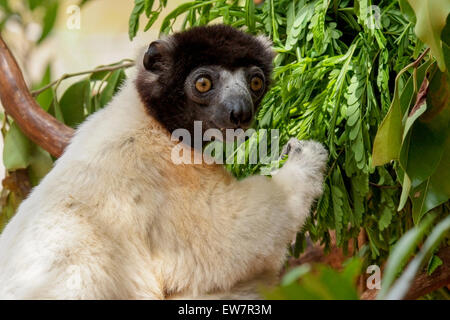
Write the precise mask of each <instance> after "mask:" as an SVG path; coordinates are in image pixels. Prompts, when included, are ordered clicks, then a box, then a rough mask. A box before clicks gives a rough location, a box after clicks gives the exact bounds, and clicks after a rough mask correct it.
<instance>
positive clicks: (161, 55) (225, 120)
mask: <svg viewBox="0 0 450 320" xmlns="http://www.w3.org/2000/svg"><path fill="white" fill-rule="evenodd" d="M273 57H274V52H273V51H272V49H271V46H270V42H269V41H267V40H266V39H265V38H263V37H254V36H252V35H249V34H246V33H244V32H242V31H239V30H237V29H234V28H232V27H229V26H225V25H213V26H205V27H196V28H192V29H190V30H189V31H185V32H181V33H176V34H174V35H172V36H170V37H168V38H166V39H163V40H157V41H155V42H152V43H151V44H150V46H149V48H148V50H147V52H146V53H145V55H144V57H143V61H142V68H141V69H140V71H139V75H138V77H137V80H136V86H137V89H138V92H139V94H140V97H141V99H142V101H143V102H144V104H145V106H146V108H147V109H148V111H149V112H150V114H151V115H152V116H153V117H155V118H156V119H157V120H158V121H159V122H160V123H161V124H162V125H163V126H164V127H165V128H166V129H167V130H168V131H169V132H173V131H174V130H175V129H178V128H184V129H187V130H188V131H190V132H191V134H193V130H194V129H193V128H194V121H202V128H203V131H205V130H207V129H210V128H217V129H228V128H243V129H246V128H248V127H249V126H250V124H251V122H252V120H253V117H254V115H255V112H256V111H257V109H258V107H259V104H260V102H261V100H262V98H263V96H264V94H265V93H266V92H267V89H268V87H269V84H270V75H271V72H272V68H273V66H272V60H273Z"/></svg>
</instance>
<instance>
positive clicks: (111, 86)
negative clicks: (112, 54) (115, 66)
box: [99, 69, 126, 108]
mask: <svg viewBox="0 0 450 320" xmlns="http://www.w3.org/2000/svg"><path fill="white" fill-rule="evenodd" d="M125 79H126V75H125V72H124V71H123V70H122V69H119V70H116V71H114V72H113V73H112V74H111V76H110V77H109V79H108V81H107V84H106V86H105V88H104V89H103V90H102V92H101V93H100V101H99V102H100V105H99V107H100V108H103V107H104V106H105V105H107V104H108V103H109V102H110V101H111V99H112V97H113V96H114V94H115V93H116V92H117V91H118V90H119V88H120V86H121V85H122V83H123V82H124V81H125Z"/></svg>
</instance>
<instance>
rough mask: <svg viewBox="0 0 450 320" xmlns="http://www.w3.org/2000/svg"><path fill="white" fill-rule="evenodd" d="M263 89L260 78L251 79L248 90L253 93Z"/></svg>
mask: <svg viewBox="0 0 450 320" xmlns="http://www.w3.org/2000/svg"><path fill="white" fill-rule="evenodd" d="M262 87H263V80H262V79H261V78H260V77H257V76H255V77H253V78H252V80H250V88H251V89H252V90H253V91H259V90H261V88H262Z"/></svg>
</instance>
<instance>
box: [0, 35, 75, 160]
mask: <svg viewBox="0 0 450 320" xmlns="http://www.w3.org/2000/svg"><path fill="white" fill-rule="evenodd" d="M0 100H1V102H2V104H3V107H4V109H5V111H6V113H7V114H9V115H10V116H12V117H13V118H14V120H15V121H16V123H17V124H18V125H19V127H20V128H21V129H22V131H23V132H24V133H25V135H26V136H27V137H29V138H30V139H31V140H32V141H33V142H34V143H36V144H38V145H39V146H41V147H42V148H43V149H45V150H47V151H48V152H49V153H50V154H51V155H53V156H55V157H59V156H61V154H62V153H63V151H64V148H65V147H66V146H67V145H68V143H69V141H70V139H71V137H72V135H73V133H74V130H73V129H72V128H70V127H68V126H66V125H65V124H63V123H61V122H59V121H58V120H56V119H55V118H54V117H52V116H51V115H50V114H48V113H47V112H45V111H44V110H43V109H42V108H41V107H40V106H39V105H38V104H37V103H36V101H35V100H34V99H33V97H32V95H31V94H30V91H29V90H28V87H27V85H26V83H25V80H24V78H23V75H22V72H21V71H20V68H19V66H18V65H17V62H16V60H15V59H14V57H13V55H12V54H11V52H10V50H9V49H8V47H7V45H6V44H5V42H4V41H3V39H2V37H1V35H0Z"/></svg>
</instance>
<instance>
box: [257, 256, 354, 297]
mask: <svg viewBox="0 0 450 320" xmlns="http://www.w3.org/2000/svg"><path fill="white" fill-rule="evenodd" d="M360 273H361V260H360V259H358V258H353V259H351V260H349V261H347V263H346V266H345V267H344V269H343V270H342V271H336V270H334V269H333V268H331V267H329V266H323V265H319V266H316V267H315V270H311V267H310V265H308V264H304V265H301V266H299V267H296V268H294V269H292V270H290V271H289V272H288V273H287V274H286V275H285V276H284V277H283V280H282V282H281V285H280V286H279V287H277V288H275V289H273V290H271V291H267V292H265V296H266V298H268V299H271V300H311V299H312V300H357V299H358V293H357V291H356V289H355V283H356V279H357V277H358V276H359V275H360Z"/></svg>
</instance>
